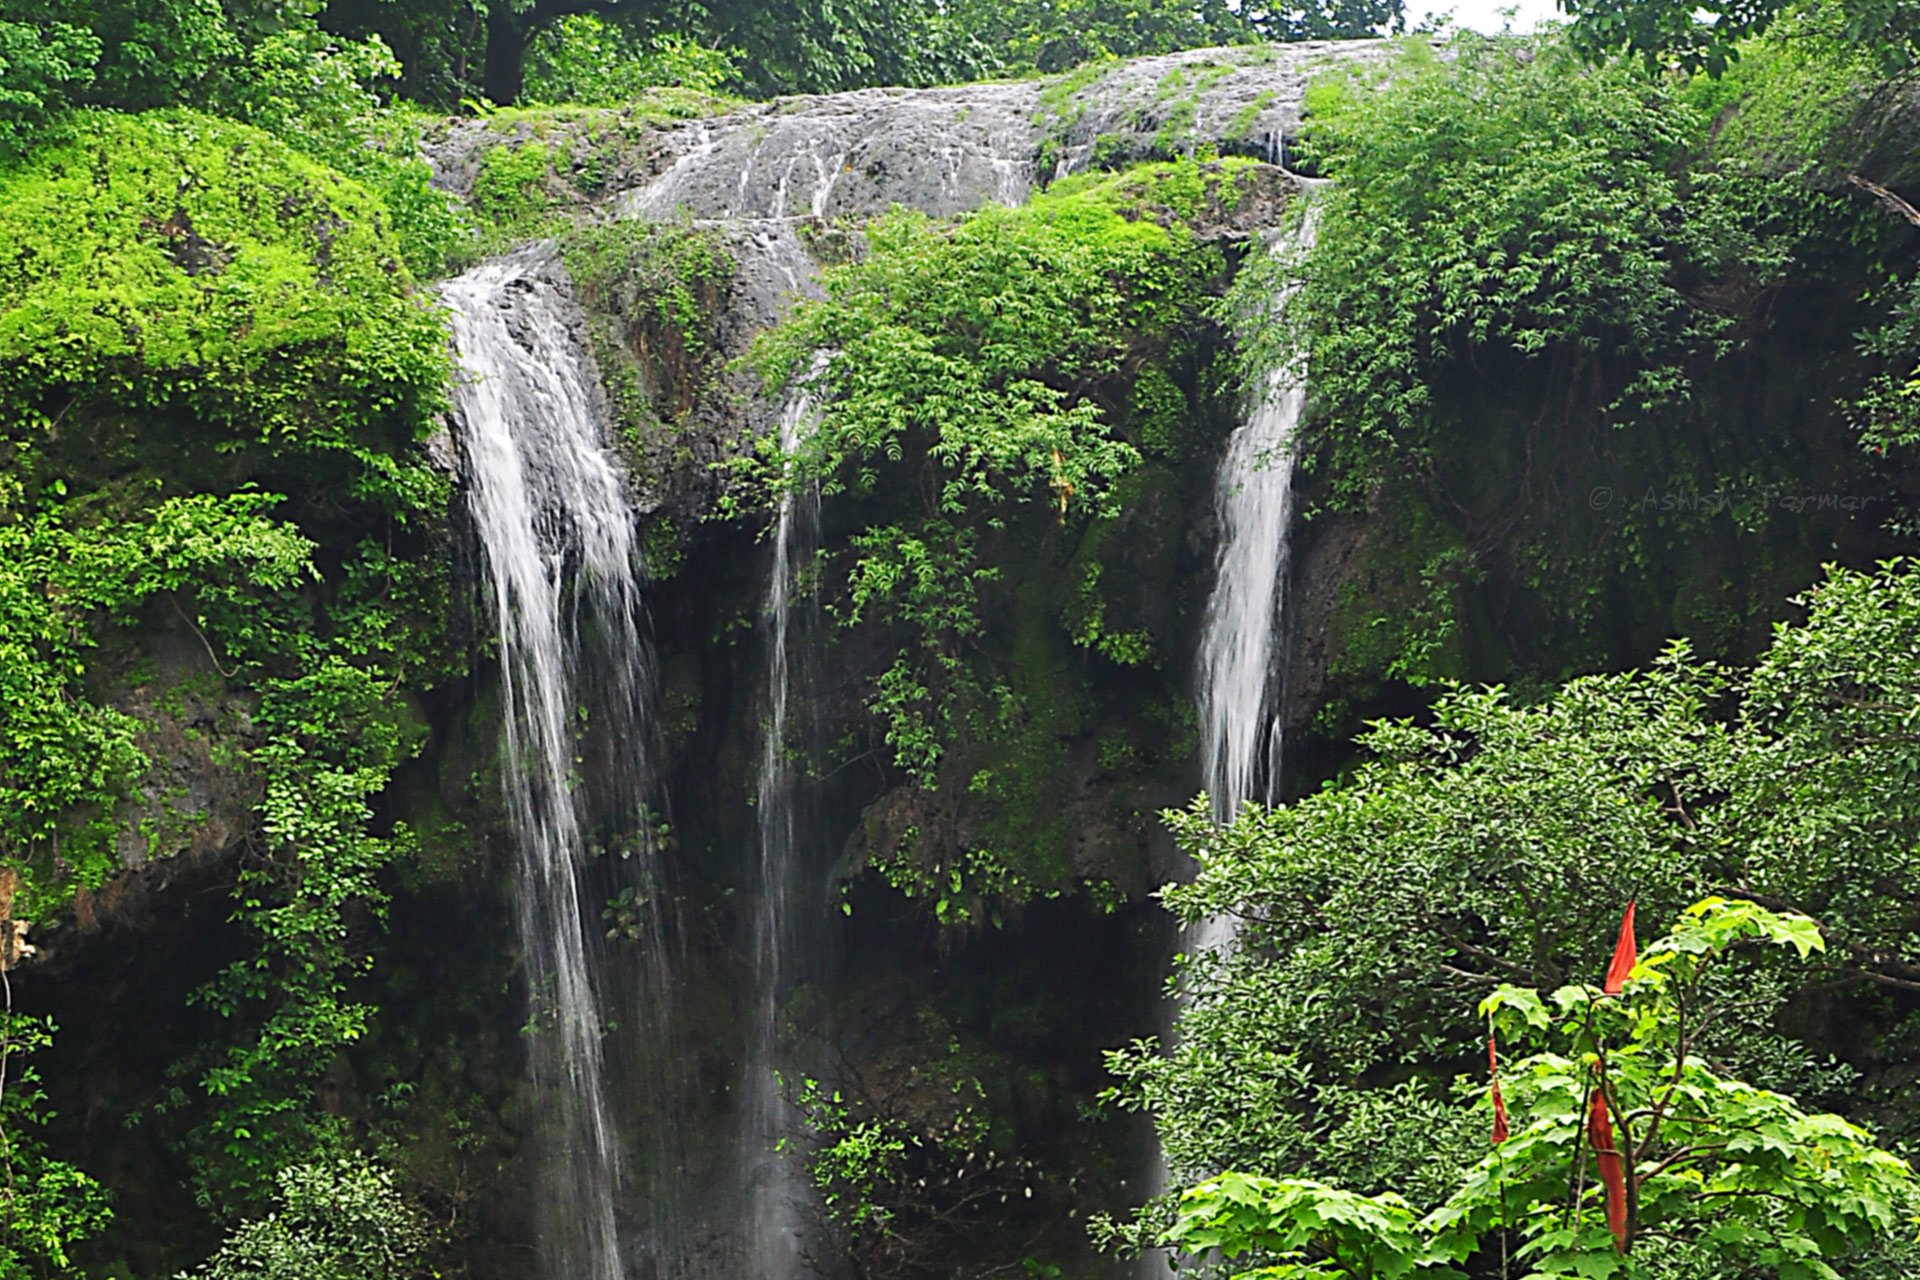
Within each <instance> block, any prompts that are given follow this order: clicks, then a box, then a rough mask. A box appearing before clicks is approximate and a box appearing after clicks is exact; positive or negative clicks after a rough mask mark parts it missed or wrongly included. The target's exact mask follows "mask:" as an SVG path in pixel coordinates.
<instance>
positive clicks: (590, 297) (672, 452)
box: [562, 221, 738, 550]
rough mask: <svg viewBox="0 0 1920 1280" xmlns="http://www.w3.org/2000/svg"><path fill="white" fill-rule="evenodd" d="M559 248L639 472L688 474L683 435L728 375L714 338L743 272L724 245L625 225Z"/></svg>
mask: <svg viewBox="0 0 1920 1280" xmlns="http://www.w3.org/2000/svg"><path fill="white" fill-rule="evenodd" d="M562 244H563V249H564V252H565V255H566V262H567V270H568V272H569V274H570V275H571V276H572V278H573V281H574V286H575V289H576V291H577V292H578V294H579V296H580V300H581V302H582V304H583V305H584V306H585V307H586V309H587V311H588V313H589V315H591V316H593V317H594V318H595V320H596V323H595V325H594V327H593V329H592V334H591V337H592V345H593V352H594V357H595V359H596V361H597V362H598V364H599V366H600V372H601V376H602V379H603V380H604V381H605V383H606V386H607V391H608V394H609V397H610V399H611V401H612V405H613V412H614V419H615V422H616V424H617V425H618V427H619V430H620V432H621V435H622V437H623V438H624V439H625V441H626V443H627V445H628V448H629V450H630V452H631V454H632V457H633V460H634V463H635V470H636V472H637V473H638V474H641V475H652V474H656V473H663V472H664V471H666V470H668V469H670V468H672V467H676V466H683V465H685V463H686V462H687V461H689V460H690V459H688V458H682V457H679V456H677V453H676V451H677V449H678V447H679V445H678V441H679V438H680V436H681V433H682V432H683V431H685V430H686V429H687V428H689V427H690V426H692V425H693V424H694V419H695V415H696V413H697V411H698V410H699V408H700V407H701V406H702V404H703V403H704V402H705V400H706V399H707V398H708V397H709V394H710V392H711V391H712V388H713V386H714V384H715V381H716V379H717V378H718V376H719V374H720V372H721V371H722V369H723V368H724V361H723V359H722V356H721V352H720V348H719V341H718V336H717V330H718V326H719V322H720V317H721V314H722V312H723V311H724V310H725V306H726V300H727V297H728V294H729V291H730V290H731V288H732V285H733V280H734V276H735V274H736V273H737V271H738V266H737V264H736V263H735V262H734V258H733V254H732V253H731V251H730V250H729V249H728V248H727V245H726V240H725V237H724V236H723V235H722V234H721V233H720V232H718V231H713V230H703V229H698V228H693V227H682V226H668V225H661V224H658V223H649V222H639V221H622V222H611V223H603V224H600V225H597V226H587V227H581V228H578V229H576V230H574V231H572V232H570V233H569V234H568V235H567V236H566V237H565V238H564V240H563V242H562ZM662 549H663V550H664V549H665V548H664V547H663V548H662Z"/></svg>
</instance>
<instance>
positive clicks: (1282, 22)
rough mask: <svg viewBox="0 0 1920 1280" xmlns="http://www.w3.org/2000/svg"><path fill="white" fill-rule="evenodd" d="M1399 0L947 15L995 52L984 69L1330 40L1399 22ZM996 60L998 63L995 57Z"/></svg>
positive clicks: (1048, 68) (1061, 66) (1034, 7)
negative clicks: (1270, 41)
mask: <svg viewBox="0 0 1920 1280" xmlns="http://www.w3.org/2000/svg"><path fill="white" fill-rule="evenodd" d="M1404 14H1405V5H1404V4H1403V3H1402V0H1316V2H1315V3H1312V4H1303V5H1299V6H1287V7H1275V6H1267V5H1258V4H1228V3H1225V0H1147V2H1146V3H1139V2H1138V0H1134V2H1131V3H1117V2H1116V0H1064V2H1059V0H1017V2H1015V3H992V2H991V0H961V2H960V3H957V4H954V5H952V6H951V7H950V10H949V18H948V20H949V21H950V22H951V23H952V24H953V25H954V26H955V27H956V28H957V29H958V30H960V31H962V32H964V33H966V35H968V36H969V37H971V38H972V39H973V40H976V41H978V42H979V43H980V44H981V45H983V46H985V49H986V50H988V51H990V53H989V56H990V57H992V58H994V60H995V61H994V62H993V63H988V64H987V65H986V66H983V67H982V70H990V71H1013V72H1018V71H1029V70H1031V71H1042V72H1056V71H1066V70H1069V69H1071V68H1073V67H1076V66H1079V65H1080V64H1082V63H1085V62H1092V61H1097V60H1099V59H1103V58H1127V57H1136V56H1139V55H1141V54H1151V53H1173V52H1175V51H1177V50H1180V49H1199V48H1205V47H1207V46H1210V45H1231V44H1255V43H1258V42H1260V41H1263V40H1330V39H1341V38H1349V37H1355V36H1370V35H1377V34H1381V33H1383V32H1385V31H1387V30H1389V29H1391V28H1395V27H1397V26H1398V25H1399V24H1400V22H1401V20H1402V18H1403V16H1404ZM996 64H997V65H996Z"/></svg>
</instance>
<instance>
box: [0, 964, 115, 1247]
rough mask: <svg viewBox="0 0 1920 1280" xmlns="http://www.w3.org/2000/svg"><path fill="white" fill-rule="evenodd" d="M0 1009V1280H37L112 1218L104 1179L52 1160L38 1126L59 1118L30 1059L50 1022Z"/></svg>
mask: <svg viewBox="0 0 1920 1280" xmlns="http://www.w3.org/2000/svg"><path fill="white" fill-rule="evenodd" d="M11 996H12V992H11V989H9V991H8V1000H7V1007H6V1008H5V1010H3V1011H0V1280H37V1277H39V1276H41V1275H44V1274H46V1273H47V1268H59V1269H60V1270H61V1271H62V1272H65V1271H66V1269H67V1268H68V1267H69V1266H71V1265H72V1263H71V1260H70V1258H69V1257H68V1254H67V1250H68V1248H70V1247H71V1246H72V1245H74V1244H75V1243H77V1242H79V1241H81V1240H84V1239H85V1238H87V1237H88V1236H90V1235H93V1234H94V1233H96V1232H98V1231H99V1230H100V1229H101V1228H102V1227H104V1226H105V1225H106V1224H107V1222H108V1221H109V1220H110V1219H111V1218H112V1216H113V1213H112V1210H110V1209H109V1208H108V1207H107V1195H106V1192H105V1190H104V1189H102V1188H101V1186H100V1184H99V1183H97V1182H95V1181H94V1180H93V1179H92V1178H90V1177H88V1176H87V1175H86V1174H84V1173H82V1172H81V1171H80V1170H78V1169H76V1168H74V1167H73V1166H72V1165H70V1164H68V1163H66V1162H65V1161H61V1160H54V1159H50V1158H49V1157H48V1155H47V1153H46V1149H45V1146H44V1144H43V1143H42V1142H41V1141H40V1140H39V1137H38V1133H37V1131H38V1129H39V1128H40V1127H41V1126H42V1125H44V1124H46V1123H47V1121H49V1120H51V1119H52V1118H53V1116H52V1115H51V1114H50V1113H49V1112H48V1110H47V1108H46V1094H45V1093H44V1092H43V1091H42V1089H41V1086H40V1076H39V1073H38V1071H37V1070H36V1069H35V1068H34V1067H33V1066H32V1065H31V1064H28V1063H26V1062H25V1059H26V1058H27V1057H28V1056H29V1055H30V1054H33V1053H34V1052H36V1051H38V1050H41V1049H45V1048H46V1047H47V1046H48V1045H49V1044H51V1043H52V1042H53V1032H54V1027H53V1023H52V1021H51V1020H48V1019H37V1018H30V1017H26V1016H24V1015H22V1014H18V1013H15V1012H14V1011H13V1007H12V1004H13V1002H12V998H11Z"/></svg>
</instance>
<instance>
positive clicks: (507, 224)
mask: <svg viewBox="0 0 1920 1280" xmlns="http://www.w3.org/2000/svg"><path fill="white" fill-rule="evenodd" d="M553 160H554V149H553V148H552V147H551V146H550V145H548V144H546V143H544V142H530V143H525V144H522V145H520V146H499V147H490V148H488V150H487V151H486V153H485V154H484V155H483V156H482V157H481V159H480V173H479V176H477V177H476V178H474V180H473V194H472V195H471V196H470V197H469V199H470V200H471V201H472V204H473V211H474V213H475V214H477V215H478V216H479V217H480V218H481V219H482V220H483V221H484V222H486V223H487V224H488V225H490V226H492V227H493V228H495V229H496V230H498V231H502V232H507V233H510V234H511V233H515V232H524V231H528V230H530V229H531V228H532V227H534V226H535V225H537V224H538V222H539V221H540V219H542V218H543V217H544V216H545V215H546V214H547V213H549V212H550V211H551V210H553V209H554V208H555V207H556V206H557V205H558V204H559V203H560V201H559V200H558V199H556V198H555V197H554V196H553V195H551V194H550V193H549V192H548V190H547V183H548V181H549V179H550V178H551V177H552V176H553Z"/></svg>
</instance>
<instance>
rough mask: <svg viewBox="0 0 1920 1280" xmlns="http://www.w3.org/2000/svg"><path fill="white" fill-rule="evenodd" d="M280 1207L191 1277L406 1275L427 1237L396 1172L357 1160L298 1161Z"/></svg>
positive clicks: (355, 1278) (249, 1225)
mask: <svg viewBox="0 0 1920 1280" xmlns="http://www.w3.org/2000/svg"><path fill="white" fill-rule="evenodd" d="M275 1183H276V1192H275V1196H274V1201H275V1210H274V1212H272V1213H270V1214H268V1215H267V1216H266V1217H264V1218H253V1219H249V1220H248V1221H246V1222H244V1223H242V1224H240V1225H239V1226H238V1227H235V1228H234V1229H233V1230H232V1231H231V1232H229V1233H228V1235H227V1238H226V1241H225V1243H223V1244H222V1245H221V1246H220V1251H219V1252H218V1253H216V1254H215V1255H214V1256H213V1257H212V1258H210V1259H208V1261H207V1262H206V1263H205V1265H203V1266H201V1267H200V1268H199V1269H198V1270H196V1271H194V1272H193V1277H194V1280H405V1278H406V1277H409V1276H415V1275H419V1274H420V1273H421V1270H420V1264H421V1254H422V1252H423V1250H424V1248H425V1244H426V1237H425V1232H424V1231H423V1229H422V1227H421V1223H420V1220H419V1215H418V1214H416V1213H415V1212H414V1211H413V1209H411V1208H410V1207H409V1206H408V1205H407V1204H406V1202H405V1201H404V1200H402V1199H401V1197H400V1195H399V1193H398V1192H397V1191H395V1190H394V1186H393V1175H392V1173H390V1172H388V1171H387V1170H385V1169H378V1168H374V1167H372V1166H370V1165H367V1164H365V1163H362V1162H359V1161H355V1160H340V1161H336V1162H333V1163H326V1164H304V1165H296V1166H294V1167H292V1168H290V1169H286V1170H284V1171H282V1172H281V1174H280V1175H279V1177H278V1178H277V1179H276V1180H275Z"/></svg>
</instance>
